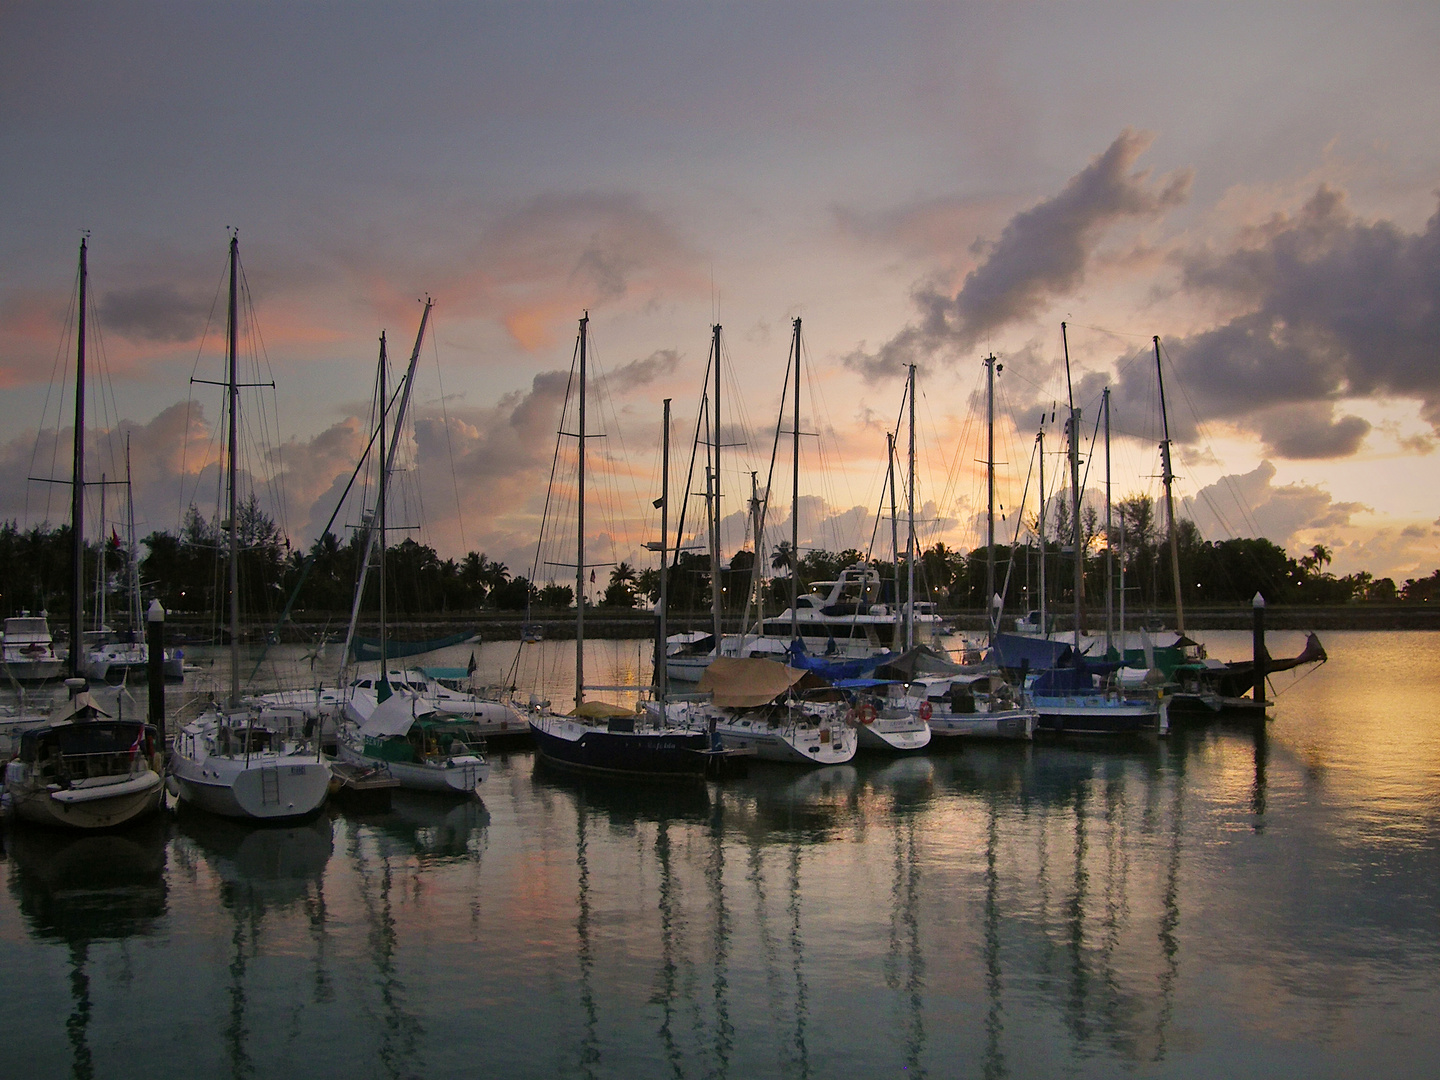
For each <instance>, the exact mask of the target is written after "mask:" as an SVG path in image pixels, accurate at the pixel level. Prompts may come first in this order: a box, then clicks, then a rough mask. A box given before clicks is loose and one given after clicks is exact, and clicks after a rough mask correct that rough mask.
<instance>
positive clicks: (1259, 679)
mask: <svg viewBox="0 0 1440 1080" xmlns="http://www.w3.org/2000/svg"><path fill="white" fill-rule="evenodd" d="M1250 606H1251V607H1252V608H1253V609H1254V611H1255V628H1254V633H1253V639H1252V642H1251V653H1252V655H1253V656H1254V658H1255V687H1254V689H1253V690H1252V691H1251V695H1252V696H1253V697H1254V699H1255V700H1256V701H1257V702H1260V701H1264V700H1265V676H1266V674H1267V672H1266V668H1267V667H1268V666H1269V662H1270V654H1269V653H1268V652H1266V651H1265V597H1263V596H1261V595H1260V594H1259V593H1258V592H1257V593H1256V594H1255V599H1253V600H1251V601H1250Z"/></svg>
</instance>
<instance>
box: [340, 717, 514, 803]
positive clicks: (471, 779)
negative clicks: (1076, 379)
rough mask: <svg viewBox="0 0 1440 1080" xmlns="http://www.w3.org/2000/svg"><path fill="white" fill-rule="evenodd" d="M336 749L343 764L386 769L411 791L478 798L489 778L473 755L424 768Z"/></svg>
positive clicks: (346, 745) (346, 746)
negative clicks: (481, 788) (437, 792)
mask: <svg viewBox="0 0 1440 1080" xmlns="http://www.w3.org/2000/svg"><path fill="white" fill-rule="evenodd" d="M527 727H528V722H527ZM336 749H337V752H338V753H337V756H338V757H339V758H340V760H341V761H344V762H347V763H349V764H351V765H363V766H365V767H367V768H372V767H374V766H377V765H383V766H384V767H385V768H387V769H389V770H390V775H391V776H393V777H394V778H395V779H396V780H397V781H399V783H400V786H401V787H402V788H406V789H408V790H410V791H439V792H448V793H450V794H455V795H478V794H479V786H480V784H481V783H482V782H484V780H485V779H486V778H487V777H489V775H490V763H489V762H488V761H486V760H485V759H484V758H479V757H475V756H473V755H467V756H465V757H456V758H447V759H445V760H444V761H443V762H435V763H433V764H428V763H426V764H422V763H419V762H411V761H385V760H383V759H381V758H373V757H367V756H366V755H365V754H364V753H363V752H362V751H361V750H359V749H358V748H357V747H356V746H354V744H352V743H350V742H348V741H344V740H342V741H341V742H340V745H339V746H338V747H337V748H336Z"/></svg>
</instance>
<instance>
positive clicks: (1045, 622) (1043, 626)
mask: <svg viewBox="0 0 1440 1080" xmlns="http://www.w3.org/2000/svg"><path fill="white" fill-rule="evenodd" d="M1035 441H1036V442H1037V443H1038V444H1039V445H1040V455H1039V457H1040V520H1039V530H1040V633H1041V634H1042V635H1043V636H1045V637H1047V638H1048V637H1049V636H1050V622H1049V616H1048V613H1047V611H1046V603H1045V416H1044V414H1043V413H1042V414H1041V416H1040V433H1039V434H1038V435H1036V436H1035Z"/></svg>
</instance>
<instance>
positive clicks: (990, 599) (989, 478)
mask: <svg viewBox="0 0 1440 1080" xmlns="http://www.w3.org/2000/svg"><path fill="white" fill-rule="evenodd" d="M985 489H986V497H987V500H988V501H987V505H986V509H985V625H986V626H987V627H988V628H989V630H990V644H991V645H994V644H995V631H996V630H997V629H998V627H997V626H996V625H995V607H994V605H995V354H994V353H991V354H990V356H989V358H988V359H986V361H985Z"/></svg>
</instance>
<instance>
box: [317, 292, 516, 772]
mask: <svg viewBox="0 0 1440 1080" xmlns="http://www.w3.org/2000/svg"><path fill="white" fill-rule="evenodd" d="M429 315H430V303H429V302H428V301H427V303H426V305H425V314H424V315H423V316H422V317H421V322H420V334H419V335H418V336H417V337H416V339H415V352H414V354H413V356H412V358H411V364H410V372H409V377H410V378H413V376H414V373H415V361H416V359H418V357H419V355H420V342H421V340H422V339H423V337H424V334H425V321H426V320H427V319H428V317H429ZM385 382H386V356H385V335H384V334H381V335H380V364H379V374H378V382H377V387H378V389H377V393H376V401H377V402H378V403H379V404H378V411H379V414H380V429H379V433H380V454H379V460H380V468H379V470H378V472H379V475H378V478H377V494H376V500H375V515H374V517H373V518H372V519H371V522H370V528H369V530H368V535H367V536H366V553H367V558H366V560H365V562H364V563H363V564H362V567H361V574H360V580H359V583H358V585H357V586H356V593H355V606H354V612H352V616H351V621H350V626H351V629H352V636H353V629H354V626H355V614H358V612H359V609H360V602H361V599H362V596H363V591H364V588H365V568H366V567H368V564H369V559H368V554H369V552H370V551H371V550H372V549H373V548H374V547H375V546H376V542H377V540H378V543H379V549H380V553H379V554H380V558H379V573H378V575H377V576H378V578H379V586H380V638H379V649H380V655H381V656H385V655H387V653H386V645H387V619H386V581H385V548H386V542H385V533H386V518H385V513H386V509H387V506H386V496H387V494H388V490H389V481H390V471H391V467H392V465H393V461H394V451H395V446H394V443H392V444H390V447H389V450H390V456H389V457H387V456H386V438H385V436H386V428H387V424H386V413H387V412H388V410H389V401H388V398H387V395H386V386H385ZM409 385H410V384H409V382H407V384H406V392H405V395H404V397H403V398H402V407H401V410H400V411H397V424H396V428H397V430H396V440H395V441H396V442H398V441H399V431H398V428H399V423H398V420H399V419H400V417H402V416H403V404H404V402H406V401H408V400H409ZM388 676H389V673H388V672H387V671H386V670H385V669H384V668H383V666H382V669H381V671H380V673H379V677H378V678H376V679H374V680H368V681H367V680H356V683H355V684H352V686H351V693H350V697H349V700H348V701H347V702H346V704H345V719H346V721H347V723H346V724H345V726H344V728H343V729H342V730H341V732H340V737H339V739H338V740H337V743H336V755H337V756H338V757H339V759H340V762H341V763H342V764H343V765H347V766H354V767H358V768H361V769H375V768H384V769H387V770H388V771H389V773H390V775H391V776H392V777H394V778H395V779H396V780H398V781H399V783H400V786H401V787H405V788H410V789H412V790H415V791H441V792H452V793H455V794H461V795H474V794H475V793H476V788H477V786H478V785H479V784H480V783H481V782H482V781H484V780H485V778H486V777H488V776H489V775H490V763H489V762H488V761H486V760H485V757H484V755H483V754H482V753H481V752H480V747H479V746H478V745H472V744H471V739H470V738H467V736H466V732H465V730H464V728H463V727H462V725H461V724H459V723H458V722H456V721H455V720H453V719H450V718H448V717H439V718H437V717H436V716H435V715H434V714H435V708H434V706H432V705H430V704H429V703H428V702H427V701H426V700H425V699H424V697H423V696H422V695H421V694H420V693H418V692H416V691H415V690H412V689H410V688H409V687H408V686H406V685H403V684H402V685H399V686H393V685H391V683H390V681H389V677H388ZM362 681H364V682H366V685H365V686H363V687H362V686H360V685H359V683H360V682H362Z"/></svg>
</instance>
